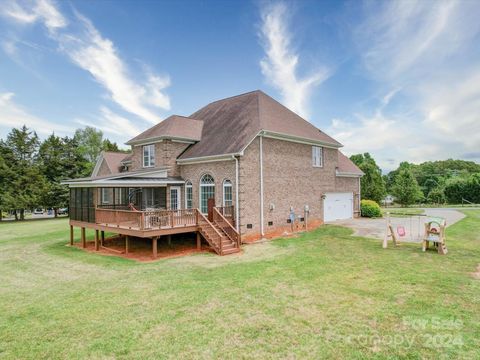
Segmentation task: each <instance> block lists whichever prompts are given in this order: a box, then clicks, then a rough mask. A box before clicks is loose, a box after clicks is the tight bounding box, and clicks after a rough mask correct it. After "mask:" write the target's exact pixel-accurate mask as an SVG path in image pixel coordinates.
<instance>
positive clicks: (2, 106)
mask: <svg viewBox="0 0 480 360" xmlns="http://www.w3.org/2000/svg"><path fill="white" fill-rule="evenodd" d="M14 95H15V94H14V93H11V92H7V93H0V126H1V127H3V128H12V127H17V128H18V127H20V126H23V125H26V126H27V127H29V128H33V129H34V130H36V131H37V132H38V133H39V134H44V135H48V134H51V133H52V132H55V133H56V134H62V135H66V134H70V133H72V132H73V131H74V129H73V128H71V127H69V126H65V125H59V124H57V123H55V122H52V121H49V120H46V119H43V118H41V117H38V116H35V115H33V114H31V113H29V112H28V111H27V110H26V109H25V108H24V107H22V106H21V105H19V104H17V103H15V102H14V100H13V98H14Z"/></svg>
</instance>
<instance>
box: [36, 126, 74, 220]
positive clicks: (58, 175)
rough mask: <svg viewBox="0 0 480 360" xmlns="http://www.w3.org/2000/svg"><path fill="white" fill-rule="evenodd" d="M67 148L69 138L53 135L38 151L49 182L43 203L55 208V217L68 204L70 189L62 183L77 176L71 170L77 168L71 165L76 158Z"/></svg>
mask: <svg viewBox="0 0 480 360" xmlns="http://www.w3.org/2000/svg"><path fill="white" fill-rule="evenodd" d="M67 147H68V142H67V138H63V139H62V138H60V137H58V136H56V135H55V134H52V135H50V136H49V137H48V138H46V139H45V140H44V141H43V142H42V144H41V145H40V148H39V151H38V165H39V167H40V171H41V173H42V174H43V176H44V177H45V179H46V180H47V182H46V186H45V189H44V191H43V193H42V196H41V203H42V205H44V206H46V207H48V208H53V210H54V213H55V217H57V213H58V209H59V208H60V207H64V206H67V203H68V194H69V192H68V187H67V186H66V185H61V181H62V180H65V179H67V178H69V177H70V176H71V175H74V176H75V175H76V173H74V174H71V169H73V168H75V164H71V163H72V161H75V160H76V157H73V158H71V157H70V155H71V153H70V151H69V149H68V148H67ZM80 163H81V162H80ZM71 165H73V166H71Z"/></svg>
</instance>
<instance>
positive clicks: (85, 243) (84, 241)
mask: <svg viewBox="0 0 480 360" xmlns="http://www.w3.org/2000/svg"><path fill="white" fill-rule="evenodd" d="M81 237H82V248H84V249H85V248H86V247H87V240H86V238H85V228H84V227H82V236H81Z"/></svg>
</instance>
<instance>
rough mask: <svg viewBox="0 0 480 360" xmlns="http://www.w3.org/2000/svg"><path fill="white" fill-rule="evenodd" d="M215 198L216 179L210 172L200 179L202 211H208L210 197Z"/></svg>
mask: <svg viewBox="0 0 480 360" xmlns="http://www.w3.org/2000/svg"><path fill="white" fill-rule="evenodd" d="M211 198H213V199H214V198H215V180H214V179H213V177H212V176H211V175H209V174H205V175H203V176H202V178H201V179H200V211H201V212H202V213H203V214H206V213H208V199H211Z"/></svg>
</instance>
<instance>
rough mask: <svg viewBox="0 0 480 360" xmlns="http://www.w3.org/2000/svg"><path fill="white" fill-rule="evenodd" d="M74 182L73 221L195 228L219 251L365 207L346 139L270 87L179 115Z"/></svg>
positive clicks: (143, 231) (131, 229)
mask: <svg viewBox="0 0 480 360" xmlns="http://www.w3.org/2000/svg"><path fill="white" fill-rule="evenodd" d="M127 144H128V145H130V146H131V148H132V152H131V154H129V155H126V154H118V153H111V152H104V153H102V155H101V156H100V157H99V159H98V162H97V165H96V166H95V169H94V171H93V174H92V176H91V177H89V178H83V179H72V180H70V181H68V182H67V183H68V185H69V186H70V189H71V197H70V216H71V219H70V225H71V226H72V228H71V229H72V231H73V226H77V227H81V228H93V229H96V230H98V231H110V232H115V233H119V234H123V235H128V236H135V237H148V238H152V239H153V242H152V244H153V247H154V249H153V250H154V254H156V249H155V247H156V240H157V239H158V237H159V236H163V235H168V234H174V233H180V232H196V233H197V237H198V240H199V241H201V240H202V239H204V240H205V241H206V242H208V244H210V246H211V247H212V248H213V249H214V250H215V251H216V252H217V253H219V254H228V253H232V252H236V251H238V250H239V246H240V239H241V241H242V242H249V241H255V240H257V239H260V238H263V237H273V236H278V235H281V234H283V233H284V232H285V231H287V232H290V231H291V230H292V227H294V228H297V229H298V228H300V229H302V228H305V227H307V226H308V228H313V227H316V226H319V225H321V224H323V223H324V222H326V221H332V220H336V219H345V218H351V217H353V216H356V215H357V214H358V213H359V199H360V181H359V179H360V177H361V176H362V175H363V173H362V172H361V170H360V169H359V168H358V167H357V166H355V165H354V164H353V163H352V162H351V161H350V160H349V159H348V158H347V157H346V156H344V155H343V154H342V153H341V152H340V151H339V148H340V147H341V146H342V145H341V144H340V143H339V142H337V141H336V140H335V139H333V138H331V137H330V136H328V135H327V134H325V133H324V132H322V131H321V130H319V129H317V128H316V127H315V126H313V125H312V124H310V123H309V122H307V121H306V120H304V119H302V118H301V117H300V116H298V115H297V114H295V113H294V112H292V111H290V110H289V109H287V108H286V107H284V106H283V105H281V104H280V103H278V102H277V101H275V100H274V99H272V98H271V97H269V96H268V95H266V94H265V93H263V92H262V91H253V92H250V93H246V94H242V95H238V96H234V97H230V98H226V99H223V100H218V101H215V102H212V103H210V104H208V105H207V106H205V107H203V108H201V109H200V110H198V111H196V112H195V113H193V114H192V115H190V116H188V117H184V116H178V115H172V116H170V117H169V118H167V119H165V120H164V121H162V122H160V123H159V124H157V125H155V126H153V127H152V128H150V129H148V130H146V131H144V132H143V133H141V134H139V135H137V136H135V137H134V138H132V139H131V140H129V141H128V142H127Z"/></svg>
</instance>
